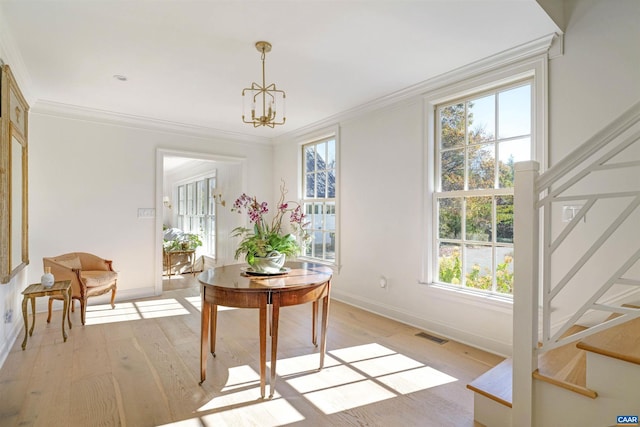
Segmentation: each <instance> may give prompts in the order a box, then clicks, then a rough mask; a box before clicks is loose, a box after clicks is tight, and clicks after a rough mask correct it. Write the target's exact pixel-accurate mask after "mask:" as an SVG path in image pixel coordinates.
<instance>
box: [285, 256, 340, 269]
mask: <svg viewBox="0 0 640 427" xmlns="http://www.w3.org/2000/svg"><path fill="white" fill-rule="evenodd" d="M296 260H297V261H302V262H312V263H314V264H321V265H326V266H327V267H329V268H330V269H332V270H333V271H334V272H340V266H339V265H338V264H336V263H335V262H331V261H325V260H321V259H316V258H311V257H304V256H299V257H298V258H297V259H296Z"/></svg>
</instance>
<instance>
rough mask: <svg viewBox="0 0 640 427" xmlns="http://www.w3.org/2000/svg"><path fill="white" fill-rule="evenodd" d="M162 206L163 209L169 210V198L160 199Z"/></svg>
mask: <svg viewBox="0 0 640 427" xmlns="http://www.w3.org/2000/svg"><path fill="white" fill-rule="evenodd" d="M162 204H163V205H164V207H165V208H169V209H171V201H170V200H169V196H164V197H163V198H162Z"/></svg>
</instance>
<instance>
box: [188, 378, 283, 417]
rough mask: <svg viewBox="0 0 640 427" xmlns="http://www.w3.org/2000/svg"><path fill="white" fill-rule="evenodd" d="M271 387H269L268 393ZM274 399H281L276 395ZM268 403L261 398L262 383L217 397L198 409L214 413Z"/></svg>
mask: <svg viewBox="0 0 640 427" xmlns="http://www.w3.org/2000/svg"><path fill="white" fill-rule="evenodd" d="M268 388H269V386H267V391H268ZM274 396H275V397H274V399H275V398H277V397H279V395H278V394H277V393H276V394H275V395H274ZM264 402H268V400H266V399H262V398H260V381H258V383H257V384H256V385H255V387H249V388H246V386H245V388H242V389H241V390H237V391H235V392H233V393H225V394H222V395H220V396H216V397H214V398H213V399H211V400H210V401H208V402H207V403H205V404H204V405H202V406H201V407H199V408H198V412H207V411H213V410H216V409H224V408H229V407H235V406H238V405H241V406H246V405H254V404H260V403H264Z"/></svg>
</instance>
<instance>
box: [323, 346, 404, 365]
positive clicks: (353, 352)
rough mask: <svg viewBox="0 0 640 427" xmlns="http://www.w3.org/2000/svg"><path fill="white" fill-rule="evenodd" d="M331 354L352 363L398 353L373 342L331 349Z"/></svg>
mask: <svg viewBox="0 0 640 427" xmlns="http://www.w3.org/2000/svg"><path fill="white" fill-rule="evenodd" d="M329 354H331V355H333V356H335V357H337V358H338V359H340V360H342V361H344V362H346V363H351V362H357V361H360V360H366V359H373V358H374V357H380V356H388V355H391V354H396V352H395V351H393V350H391V349H388V348H387V347H385V346H382V345H380V344H378V343H371V344H363V345H357V346H354V347H348V348H341V349H338V350H331V351H329Z"/></svg>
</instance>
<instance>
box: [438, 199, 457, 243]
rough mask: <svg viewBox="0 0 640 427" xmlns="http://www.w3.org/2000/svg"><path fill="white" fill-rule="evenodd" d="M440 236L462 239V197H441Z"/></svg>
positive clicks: (442, 237)
mask: <svg viewBox="0 0 640 427" xmlns="http://www.w3.org/2000/svg"><path fill="white" fill-rule="evenodd" d="M438 203H439V204H440V206H439V208H440V209H439V214H440V215H439V217H438V224H439V229H440V231H439V237H440V238H441V239H460V238H461V230H462V198H460V197H456V198H443V199H439V200H438Z"/></svg>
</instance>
